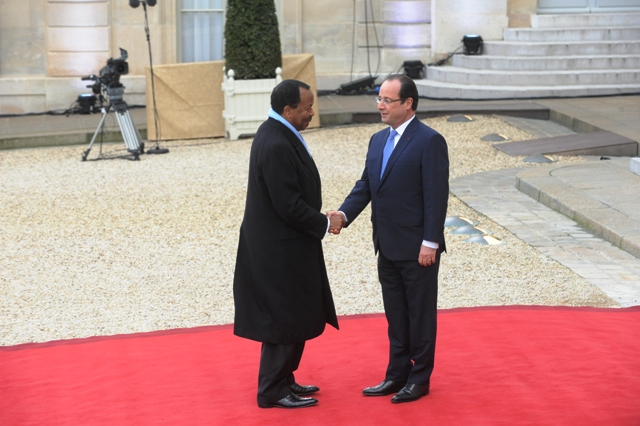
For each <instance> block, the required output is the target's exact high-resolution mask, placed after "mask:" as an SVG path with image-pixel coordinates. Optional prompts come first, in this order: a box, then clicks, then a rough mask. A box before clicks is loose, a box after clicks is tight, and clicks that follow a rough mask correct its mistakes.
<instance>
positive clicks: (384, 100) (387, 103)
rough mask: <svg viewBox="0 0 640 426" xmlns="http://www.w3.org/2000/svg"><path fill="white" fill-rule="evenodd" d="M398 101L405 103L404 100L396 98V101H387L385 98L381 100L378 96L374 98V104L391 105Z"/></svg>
mask: <svg viewBox="0 0 640 426" xmlns="http://www.w3.org/2000/svg"><path fill="white" fill-rule="evenodd" d="M398 101H402V102H404V101H405V98H398V99H387V98H384V99H383V98H381V97H380V96H378V97H376V103H377V104H379V103H380V102H384V104H385V105H391V104H392V103H394V102H398Z"/></svg>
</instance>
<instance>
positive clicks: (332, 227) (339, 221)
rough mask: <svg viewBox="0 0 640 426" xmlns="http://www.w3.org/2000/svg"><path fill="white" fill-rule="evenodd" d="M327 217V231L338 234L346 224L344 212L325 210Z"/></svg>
mask: <svg viewBox="0 0 640 426" xmlns="http://www.w3.org/2000/svg"><path fill="white" fill-rule="evenodd" d="M327 217H328V218H329V233H330V234H333V235H338V234H339V233H340V230H342V228H343V227H344V226H345V225H346V224H347V219H346V218H345V217H344V213H342V212H339V211H335V210H331V211H329V212H327Z"/></svg>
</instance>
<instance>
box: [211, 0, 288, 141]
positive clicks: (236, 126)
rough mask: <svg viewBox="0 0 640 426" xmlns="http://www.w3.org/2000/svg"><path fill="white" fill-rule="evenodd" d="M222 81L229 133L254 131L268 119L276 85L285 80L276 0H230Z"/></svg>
mask: <svg viewBox="0 0 640 426" xmlns="http://www.w3.org/2000/svg"><path fill="white" fill-rule="evenodd" d="M224 37H225V61H226V64H225V68H224V69H225V76H224V80H223V83H222V90H223V92H224V111H223V113H222V116H223V117H224V119H225V129H226V134H227V137H228V138H229V139H238V137H239V136H240V135H243V134H254V133H255V132H256V131H257V130H258V126H260V124H261V123H262V122H263V121H264V120H265V118H266V115H267V111H268V110H269V106H270V96H271V91H272V90H273V88H274V87H275V86H276V85H277V84H278V83H279V82H280V81H281V80H282V77H281V76H280V74H281V73H282V69H281V67H282V53H281V47H280V32H279V30H278V18H277V16H276V8H275V3H274V0H227V13H226V22H225V28H224Z"/></svg>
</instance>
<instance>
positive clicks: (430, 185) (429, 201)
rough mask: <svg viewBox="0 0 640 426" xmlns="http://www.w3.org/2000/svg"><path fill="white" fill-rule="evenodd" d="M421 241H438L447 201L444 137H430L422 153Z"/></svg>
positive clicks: (446, 159)
mask: <svg viewBox="0 0 640 426" xmlns="http://www.w3.org/2000/svg"><path fill="white" fill-rule="evenodd" d="M422 187H423V188H424V191H425V194H424V232H423V238H422V239H423V240H426V241H440V238H441V235H442V228H443V226H444V222H445V219H446V215H447V203H448V201H449V154H448V149H447V143H446V142H445V140H444V137H443V136H442V135H440V134H438V133H436V134H435V135H434V136H432V137H431V138H430V140H429V142H428V143H427V146H426V148H425V150H424V151H423V153H422Z"/></svg>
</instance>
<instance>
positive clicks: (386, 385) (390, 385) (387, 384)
mask: <svg viewBox="0 0 640 426" xmlns="http://www.w3.org/2000/svg"><path fill="white" fill-rule="evenodd" d="M403 386H404V383H402V382H392V381H391V380H385V381H384V382H382V383H380V384H379V385H377V386H371V387H370V388H365V389H364V390H363V391H362V393H363V394H365V395H367V396H385V395H391V394H392V393H396V392H398V391H399V390H400V389H402V387H403Z"/></svg>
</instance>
